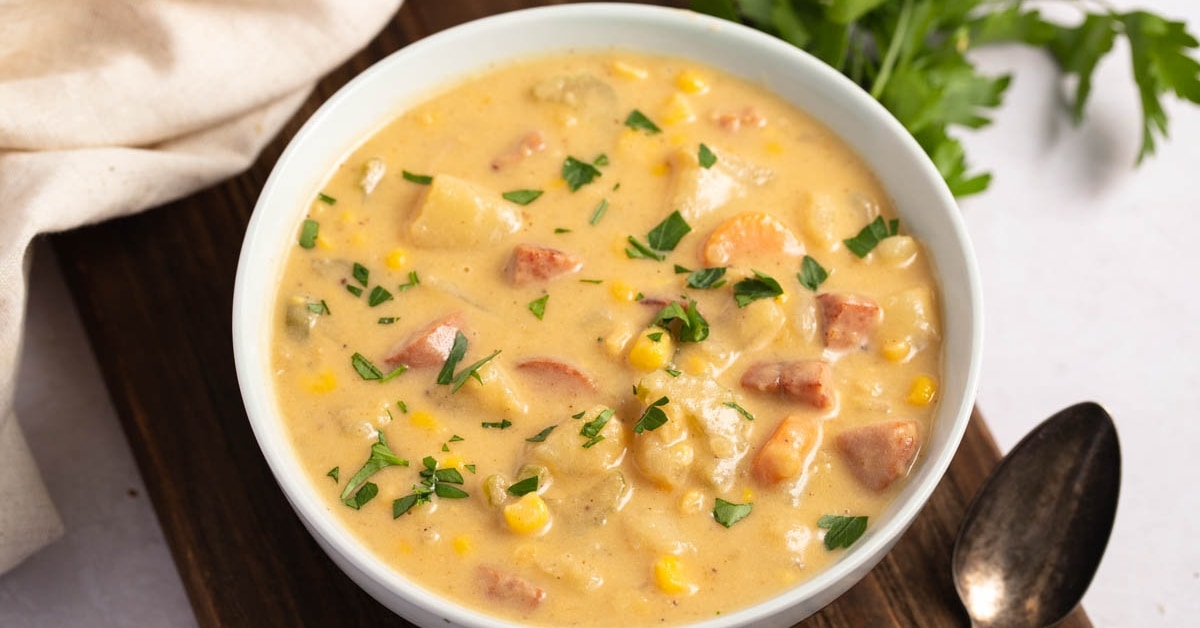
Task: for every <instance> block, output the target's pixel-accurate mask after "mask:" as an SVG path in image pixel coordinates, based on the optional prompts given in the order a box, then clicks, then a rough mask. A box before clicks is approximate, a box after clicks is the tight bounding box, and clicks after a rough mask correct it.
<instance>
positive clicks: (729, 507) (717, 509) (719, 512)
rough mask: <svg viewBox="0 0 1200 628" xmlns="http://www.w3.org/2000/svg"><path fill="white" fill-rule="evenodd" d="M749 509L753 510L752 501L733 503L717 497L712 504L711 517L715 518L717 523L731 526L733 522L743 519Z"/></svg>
mask: <svg viewBox="0 0 1200 628" xmlns="http://www.w3.org/2000/svg"><path fill="white" fill-rule="evenodd" d="M751 510H754V504H752V503H751V504H735V503H733V502H727V501H725V500H723V499H721V498H720V497H718V498H717V501H716V505H715V506H713V519H716V520H717V523H719V524H721V525H723V526H725V527H726V528H730V527H733V524H735V523H737V522H739V521H741V520H742V519H745V518H746V517H747V516H748V515H749V514H750V511H751Z"/></svg>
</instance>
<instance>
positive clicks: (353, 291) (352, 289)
mask: <svg viewBox="0 0 1200 628" xmlns="http://www.w3.org/2000/svg"><path fill="white" fill-rule="evenodd" d="M346 292H349V293H350V294H353V295H354V296H356V297H361V296H362V292H363V291H362V288H359V287H358V286H355V285H352V284H346Z"/></svg>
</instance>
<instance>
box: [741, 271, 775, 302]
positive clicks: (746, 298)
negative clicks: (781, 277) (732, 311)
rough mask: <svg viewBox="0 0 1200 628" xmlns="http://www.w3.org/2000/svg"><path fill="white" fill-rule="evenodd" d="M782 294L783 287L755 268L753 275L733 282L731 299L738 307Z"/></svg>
mask: <svg viewBox="0 0 1200 628" xmlns="http://www.w3.org/2000/svg"><path fill="white" fill-rule="evenodd" d="M781 294H783V287H782V286H780V285H779V282H778V281H775V280H774V279H772V278H771V277H768V276H767V275H764V274H762V273H760V272H758V271H757V270H756V271H754V276H753V277H747V278H745V279H743V280H741V281H739V282H737V283H735V284H733V299H734V300H735V301H737V306H738V307H739V308H741V307H746V306H747V305H750V304H751V303H753V302H754V301H757V300H759V299H771V298H774V297H777V296H779V295H781Z"/></svg>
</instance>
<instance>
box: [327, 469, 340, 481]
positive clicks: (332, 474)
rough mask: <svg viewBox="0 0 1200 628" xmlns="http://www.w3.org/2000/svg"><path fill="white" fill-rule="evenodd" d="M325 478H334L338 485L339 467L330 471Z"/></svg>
mask: <svg viewBox="0 0 1200 628" xmlns="http://www.w3.org/2000/svg"><path fill="white" fill-rule="evenodd" d="M325 477H330V478H333V482H334V483H335V484H336V483H337V481H338V467H334V468H332V469H330V470H329V473H326V474H325Z"/></svg>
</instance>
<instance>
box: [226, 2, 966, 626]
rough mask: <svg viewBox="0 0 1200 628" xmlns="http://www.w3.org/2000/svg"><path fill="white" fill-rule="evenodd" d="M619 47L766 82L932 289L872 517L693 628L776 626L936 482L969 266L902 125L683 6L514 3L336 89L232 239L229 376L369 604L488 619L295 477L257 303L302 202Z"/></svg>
mask: <svg viewBox="0 0 1200 628" xmlns="http://www.w3.org/2000/svg"><path fill="white" fill-rule="evenodd" d="M614 47H615V48H623V49H630V50H637V51H642V52H648V53H656V54H662V55H670V56H676V57H684V58H689V59H693V60H695V61H698V62H700V63H704V64H707V65H709V66H712V67H716V68H719V69H721V70H724V71H726V72H730V73H732V74H736V75H740V76H742V77H745V78H747V79H750V80H752V81H756V82H758V83H761V84H762V85H764V86H766V87H767V88H769V89H770V90H772V91H774V92H775V93H776V94H778V95H780V96H781V97H783V98H784V99H786V100H788V101H790V102H792V103H793V104H795V105H796V106H798V107H799V108H801V109H803V110H805V111H807V112H808V113H810V114H812V115H813V116H815V117H816V118H817V119H819V120H821V121H822V122H824V123H825V124H826V125H827V126H828V127H830V128H831V129H832V130H833V131H834V132H835V133H837V134H838V135H839V136H841V138H842V139H843V140H844V141H845V142H847V143H848V144H849V145H850V147H851V148H853V149H854V150H855V151H856V152H857V153H858V154H859V155H860V156H861V157H862V158H863V159H864V160H865V161H866V163H867V165H868V166H869V167H870V169H871V170H872V171H874V173H875V175H876V177H877V178H878V179H879V181H880V183H881V184H882V185H883V187H884V189H885V190H886V191H887V192H888V194H889V195H890V196H891V198H892V200H893V202H894V204H895V206H896V207H897V209H898V212H899V213H900V215H901V216H902V217H903V220H904V224H905V226H906V227H907V228H908V229H909V230H910V231H911V232H912V233H913V234H914V235H915V236H917V237H918V238H919V239H920V240H922V241H923V242H924V244H925V246H926V248H927V250H928V252H929V254H930V256H931V258H932V260H933V264H934V267H935V272H936V273H937V275H938V278H939V281H940V284H941V295H942V297H941V304H942V312H941V315H942V326H943V358H944V361H943V366H944V373H943V382H942V386H941V390H940V395H941V402H940V407H939V410H938V414H937V416H936V418H935V421H934V424H933V428H932V432H931V434H930V438H929V439H928V442H927V443H926V444H925V446H924V449H923V455H922V456H921V457H920V459H919V460H918V463H917V465H916V466H915V468H914V469H913V471H912V473H911V475H910V477H909V479H908V482H907V485H906V486H905V487H904V488H903V490H902V492H901V493H900V494H899V496H898V497H897V498H896V500H895V502H894V503H893V504H892V506H891V507H890V508H889V509H888V510H887V512H886V513H884V514H883V516H881V517H880V518H879V523H878V524H876V525H873V526H872V527H871V529H870V530H868V532H867V533H866V534H865V535H864V536H863V537H862V538H861V539H860V540H859V541H858V542H857V543H855V545H854V546H853V547H852V548H851V549H850V550H848V551H847V552H846V555H845V556H844V557H842V559H841V560H839V561H838V562H836V563H835V564H833V565H832V566H831V567H829V568H828V569H826V570H825V571H823V572H821V573H819V574H818V575H816V576H815V577H814V578H812V579H810V580H807V581H805V582H803V583H801V584H799V585H797V586H795V587H793V588H791V589H788V590H786V591H784V592H782V593H780V594H778V595H776V596H774V597H772V598H770V599H767V600H765V601H763V602H761V603H758V604H755V605H754V606H751V607H748V608H744V609H741V610H739V611H737V612H734V613H731V614H729V615H725V616H722V617H720V618H719V619H714V620H710V621H705V622H700V623H698V624H695V625H696V626H705V627H709V626H739V625H755V626H770V625H775V626H790V625H792V624H793V623H795V622H797V621H799V620H800V619H803V618H804V617H807V616H808V615H810V614H812V613H814V612H816V611H817V610H819V609H820V608H821V607H823V606H825V605H826V604H828V603H829V602H831V601H833V600H834V599H835V598H836V597H838V596H839V595H841V594H842V593H843V592H845V591H846V590H847V589H849V588H850V587H851V586H852V585H854V583H856V582H857V581H858V580H860V579H861V578H862V577H863V576H865V575H866V574H867V572H869V571H870V570H871V568H872V567H874V566H875V564H876V563H877V562H879V561H880V560H881V559H882V558H883V557H884V555H885V554H886V553H887V552H888V550H889V549H891V547H892V545H893V544H894V543H895V542H896V541H897V540H898V539H899V538H900V536H901V534H903V532H904V531H905V529H906V528H907V527H908V525H909V524H910V523H911V522H912V520H913V518H914V517H915V516H916V515H917V513H918V512H919V511H920V509H921V508H922V507H923V506H924V504H925V502H926V501H927V500H928V498H929V496H930V494H931V493H932V492H933V490H934V488H935V487H936V485H937V484H938V482H939V481H940V480H941V478H942V475H943V474H944V473H945V471H946V468H947V467H948V466H949V464H950V460H951V458H952V457H953V456H954V452H955V450H956V449H957V448H958V444H959V441H960V439H961V438H962V434H963V432H964V430H965V429H966V426H967V421H968V419H969V418H970V414H971V409H972V405H973V403H974V396H975V388H976V383H977V380H978V377H979V370H980V357H981V346H982V316H983V314H982V313H983V306H982V303H981V295H980V286H979V277H978V270H977V268H976V265H975V259H974V255H973V253H972V251H971V248H970V243H969V242H968V238H967V233H966V229H965V228H964V226H963V222H962V220H961V218H960V216H959V211H958V207H957V206H956V205H955V203H954V199H953V198H952V197H951V195H950V192H949V191H948V189H947V188H946V186H945V184H944V183H943V181H942V179H941V177H940V176H939V174H938V172H937V170H936V168H935V167H934V166H933V164H932V163H931V162H930V161H929V159H928V158H927V157H926V156H925V154H924V152H922V150H921V148H920V147H919V146H918V145H917V143H916V142H915V141H914V140H913V139H912V137H911V136H910V135H909V134H908V133H907V132H906V131H905V129H904V128H903V127H902V126H901V125H900V124H899V123H898V122H897V121H896V120H895V119H894V118H892V116H891V115H890V114H889V113H888V112H887V111H886V110H885V109H884V108H883V107H881V106H880V105H879V104H878V103H876V102H875V101H874V100H873V99H871V98H870V97H869V96H868V95H867V94H866V93H865V92H864V91H863V90H862V89H860V88H859V87H858V86H856V85H854V84H853V83H852V82H851V81H849V80H848V79H846V78H845V77H843V76H842V75H841V74H839V73H838V72H836V71H834V70H833V69H831V68H829V67H828V66H826V65H825V64H823V63H822V62H820V61H818V60H816V59H815V58H813V57H810V56H809V55H807V54H805V53H803V52H801V51H799V50H798V49H796V48H794V47H793V46H791V45H789V44H786V43H784V42H782V41H780V40H777V39H774V38H772V37H769V36H766V35H764V34H762V33H759V32H757V31H754V30H752V29H750V28H746V27H743V26H741V25H738V24H734V23H731V22H726V21H722V20H718V19H715V18H711V17H708V16H704V15H699V14H696V13H691V12H687V11H681V10H675V9H665V8H658V7H649V6H639V5H623V4H583V5H569V6H556V7H547V8H539V9H530V10H525V11H518V12H514V13H507V14H503V15H498V16H495V17H491V18H487V19H483V20H479V21H476V22H472V23H469V24H464V25H461V26H458V27H456V28H452V29H450V30H447V31H444V32H442V33H439V34H437V35H433V36H431V37H428V38H426V39H423V40H421V41H419V42H416V43H414V44H411V45H409V46H407V47H405V48H404V49H402V50H400V51H398V52H396V53H394V54H392V55H391V56H389V57H388V58H386V59H384V60H382V61H380V62H379V63H377V64H375V65H374V66H372V67H371V68H370V69H368V70H367V71H366V72H363V73H362V74H361V75H360V76H358V77H357V78H356V79H354V80H353V81H351V82H350V83H349V84H348V85H346V86H345V87H344V88H342V89H341V90H340V91H339V92H338V93H337V94H336V95H334V96H333V98H331V99H330V100H329V101H328V102H327V103H325V105H324V106H322V107H321V109H320V110H319V111H317V113H316V114H315V115H313V117H312V118H311V119H310V120H309V121H308V123H307V124H305V125H304V128H302V129H301V130H300V132H299V133H297V134H296V137H295V138H294V139H293V140H292V142H291V144H290V145H289V146H288V147H287V150H286V151H284V153H283V156H282V157H280V159H279V162H278V163H277V164H276V166H275V169H274V171H273V172H272V173H271V176H270V178H269V179H268V180H267V183H266V186H265V187H264V188H263V193H262V196H261V197H260V198H259V200H258V204H257V206H256V207H255V209H254V215H253V217H252V219H251V221H250V225H249V228H248V230H247V232H246V239H245V242H244V244H243V248H242V253H241V258H240V260H239V263H238V274H237V284H236V288H235V291H234V302H233V343H234V358H235V360H236V363H237V372H238V382H239V384H240V385H241V390H242V397H243V399H244V401H245V405H246V411H247V414H248V415H249V418H250V422H251V425H252V426H253V428H254V433H255V436H256V437H257V439H258V442H259V445H260V446H261V448H262V450H263V454H264V455H265V456H266V459H267V462H268V463H269V464H270V466H271V470H272V471H273V472H274V474H275V477H276V479H277V480H278V482H279V484H280V486H281V487H282V488H283V490H284V493H285V494H286V495H287V497H288V499H289V501H290V502H291V504H292V506H293V508H295V510H296V512H297V514H299V515H300V519H301V520H302V521H303V522H304V524H305V526H306V527H307V528H308V529H309V531H310V532H311V533H312V535H313V536H314V537H315V538H316V539H317V541H318V542H319V543H320V544H321V546H322V547H323V548H324V549H325V551H326V552H327V553H328V554H329V556H330V557H331V558H332V559H333V560H334V562H336V563H337V564H338V565H339V566H340V567H341V568H342V569H343V570H344V571H345V572H346V574H347V575H349V576H350V577H351V578H352V579H353V580H354V581H355V582H357V583H358V584H359V586H361V587H362V588H363V589H364V590H366V591H367V592H368V593H369V594H371V595H372V596H373V597H375V599H377V600H379V601H380V602H381V603H383V604H384V605H386V606H387V607H388V608H390V609H392V610H394V611H395V612H397V613H399V614H400V615H402V616H403V617H405V618H406V619H408V620H409V621H412V622H414V623H417V624H420V625H423V626H445V625H447V622H449V624H451V625H460V626H481V627H482V626H489V627H491V626H504V625H509V624H504V623H502V622H500V621H498V620H496V619H495V618H491V617H488V616H485V615H483V614H481V613H479V612H476V611H474V610H470V609H466V608H463V607H461V606H458V605H456V604H454V603H452V602H449V601H447V600H444V599H442V598H440V597H438V596H437V595H435V594H433V593H431V592H429V591H426V590H424V589H422V588H421V587H420V586H419V585H417V584H416V583H414V582H412V581H411V580H409V579H408V578H406V577H405V576H403V575H401V574H399V573H397V572H396V571H394V570H393V569H391V568H390V567H388V566H387V565H386V564H384V562H383V561H381V560H380V559H379V558H377V557H376V556H374V555H372V554H371V553H370V552H369V551H368V550H367V549H366V548H365V546H364V545H363V544H361V543H360V542H358V541H357V540H356V539H355V538H353V537H352V536H351V535H350V534H349V533H348V532H347V531H346V530H344V529H342V528H341V527H339V525H338V524H337V522H336V521H335V520H334V517H333V516H331V515H330V514H329V513H328V512H327V507H326V503H325V500H324V498H322V497H321V496H320V495H318V494H317V491H316V489H315V487H313V486H312V485H311V484H310V483H309V481H308V480H307V473H305V472H304V471H303V470H302V468H301V465H300V462H299V460H298V458H297V456H296V454H295V452H294V451H293V450H292V447H291V445H290V441H289V437H288V434H287V431H286V429H285V427H284V425H283V423H282V421H281V420H280V413H279V408H278V405H277V403H276V400H275V391H274V384H273V382H272V377H271V373H270V351H269V340H270V338H271V331H272V329H273V327H274V326H275V321H274V320H273V312H274V308H273V302H274V299H275V298H276V285H277V281H278V278H279V277H280V276H281V273H282V268H283V264H284V261H285V259H286V257H287V255H288V253H289V252H290V251H291V250H292V248H293V245H294V243H295V234H296V232H297V230H298V226H299V224H300V222H301V221H302V220H303V218H304V212H305V210H306V208H307V207H308V204H309V201H310V200H311V199H312V198H313V197H314V196H315V195H316V192H317V191H318V186H319V185H320V184H321V183H322V181H323V180H324V179H325V177H326V175H327V174H328V173H329V172H330V171H331V170H332V169H333V168H334V167H335V165H336V164H337V163H338V162H339V161H340V160H341V158H342V157H343V156H344V155H346V154H347V153H348V152H349V151H350V150H351V149H353V148H354V147H355V146H356V145H357V144H359V143H360V142H361V141H362V140H363V139H365V138H366V137H367V136H368V135H370V134H371V133H372V132H373V131H375V130H377V129H378V128H380V127H381V126H382V125H383V124H384V123H385V122H387V121H389V120H390V119H392V118H394V117H395V116H396V115H397V114H398V113H399V112H401V111H403V110H404V109H406V108H407V107H410V106H412V105H414V104H416V103H418V102H421V101H423V100H425V99H426V98H427V97H429V96H430V95H431V94H432V93H434V92H436V91H437V90H439V89H441V88H445V87H448V86H450V85H452V84H454V83H455V82H457V81H458V80H461V79H463V78H465V77H467V76H470V75H473V74H477V73H479V72H481V71H484V70H486V69H487V68H489V67H491V66H493V65H496V64H503V63H505V62H508V61H512V60H515V59H520V58H526V57H531V56H537V55H544V54H547V53H553V52H559V51H568V50H587V49H609V48H614Z"/></svg>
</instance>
